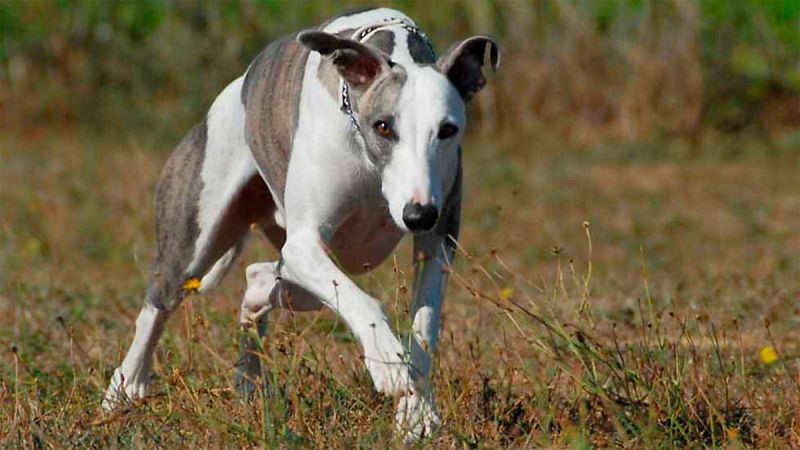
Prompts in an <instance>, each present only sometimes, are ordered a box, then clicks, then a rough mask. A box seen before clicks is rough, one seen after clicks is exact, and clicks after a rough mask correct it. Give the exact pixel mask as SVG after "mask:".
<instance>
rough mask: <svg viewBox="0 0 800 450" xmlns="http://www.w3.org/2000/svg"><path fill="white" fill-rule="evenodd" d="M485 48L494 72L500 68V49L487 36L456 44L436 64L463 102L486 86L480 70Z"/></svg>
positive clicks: (475, 37)
mask: <svg viewBox="0 0 800 450" xmlns="http://www.w3.org/2000/svg"><path fill="white" fill-rule="evenodd" d="M487 47H488V49H489V60H490V61H491V64H492V70H494V71H496V70H497V68H498V67H499V66H500V48H499V47H498V45H497V42H495V41H494V39H492V38H490V37H487V36H473V37H471V38H467V39H464V40H463V41H461V42H456V43H455V44H453V45H452V46H451V47H450V48H449V49H448V50H447V51H446V52H444V54H443V55H442V56H441V57H440V58H439V60H438V61H437V62H436V65H437V66H438V67H439V70H441V71H442V73H444V74H445V75H446V76H447V78H448V79H450V82H451V83H453V85H454V86H455V87H456V89H457V90H458V93H459V94H461V98H463V99H464V101H468V100H470V99H471V98H472V96H473V95H475V94H476V93H477V92H478V91H480V90H481V89H483V87H484V86H485V85H486V77H484V76H483V71H482V69H481V68H482V67H483V62H484V59H485V57H486V49H487Z"/></svg>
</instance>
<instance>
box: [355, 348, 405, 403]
mask: <svg viewBox="0 0 800 450" xmlns="http://www.w3.org/2000/svg"><path fill="white" fill-rule="evenodd" d="M364 363H365V364H366V366H367V370H368V371H369V374H370V376H372V383H373V384H374V385H375V390H377V391H378V392H382V393H384V394H387V395H392V394H396V393H405V392H408V391H409V389H410V387H411V373H410V371H409V366H408V365H407V364H406V363H405V362H404V361H403V359H402V357H397V356H395V357H394V358H392V357H390V356H388V355H386V354H383V355H374V356H370V355H364Z"/></svg>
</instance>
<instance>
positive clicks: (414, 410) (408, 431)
mask: <svg viewBox="0 0 800 450" xmlns="http://www.w3.org/2000/svg"><path fill="white" fill-rule="evenodd" d="M440 423H441V420H440V419H439V414H438V413H437V412H436V407H435V406H434V404H433V397H432V396H431V395H422V394H417V393H409V394H408V395H404V396H402V397H400V400H399V401H398V402H397V413H396V414H395V433H397V435H398V436H401V437H402V438H403V442H404V443H406V444H411V443H414V442H418V441H419V440H420V439H422V438H425V437H430V436H431V435H432V434H433V433H434V432H435V431H436V430H437V429H438V428H439V424H440Z"/></svg>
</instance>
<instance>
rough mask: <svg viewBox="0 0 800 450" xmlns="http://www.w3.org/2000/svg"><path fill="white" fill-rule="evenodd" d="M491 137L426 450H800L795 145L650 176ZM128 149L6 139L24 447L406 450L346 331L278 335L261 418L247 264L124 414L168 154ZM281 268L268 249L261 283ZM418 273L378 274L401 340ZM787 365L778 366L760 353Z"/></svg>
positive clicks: (15, 410)
mask: <svg viewBox="0 0 800 450" xmlns="http://www.w3.org/2000/svg"><path fill="white" fill-rule="evenodd" d="M93 139H94V140H93ZM101 141H102V142H101ZM468 141H469V144H468V145H467V149H466V158H465V164H466V195H465V198H466V203H465V208H464V214H465V220H464V226H463V235H462V239H461V243H460V244H461V249H462V251H461V254H459V257H458V259H457V263H456V265H455V267H454V273H453V275H452V278H451V283H450V288H449V290H448V298H447V301H446V306H445V309H444V329H443V332H442V334H441V336H442V337H441V346H440V351H439V358H438V361H437V366H436V371H435V385H436V389H437V395H438V397H437V402H438V405H439V408H440V410H441V413H442V418H443V427H442V429H441V432H440V433H439V434H437V435H436V436H435V437H433V438H432V440H430V441H427V442H425V443H423V445H434V446H443V447H449V446H456V447H472V446H478V447H539V446H558V447H562V446H568V447H572V448H589V447H592V446H596V447H606V446H626V447H637V448H672V447H687V446H688V447H697V446H729V447H730V446H732V447H736V446H740V445H746V446H751V445H752V446H757V447H778V448H779V447H784V446H787V445H797V443H798V433H800V429H798V428H797V426H798V425H797V422H796V417H797V416H798V413H799V412H800V402H799V401H798V399H800V390H798V389H799V388H798V383H799V382H800V379H799V378H798V358H799V357H800V351H799V350H800V347H799V346H798V335H797V333H796V332H795V330H796V327H797V325H798V320H800V319H799V318H798V315H797V310H798V307H800V305H798V301H799V300H798V294H799V293H800V277H798V276H797V275H798V273H800V265H799V263H800V261H798V255H800V230H798V227H797V223H798V218H800V204H798V202H797V194H798V192H797V189H798V188H797V187H798V181H800V180H798V171H797V168H798V162H799V161H798V153H797V152H796V151H795V150H792V149H791V148H788V149H786V148H783V149H782V150H781V151H779V152H776V153H769V152H765V151H763V150H762V147H760V146H758V145H756V144H755V143H750V144H748V147H747V148H745V149H743V150H742V152H741V153H739V154H736V155H734V156H731V157H725V158H718V157H716V156H714V155H715V154H716V153H715V151H716V149H714V148H712V147H711V145H712V143H713V141H710V140H709V141H708V143H706V144H705V145H707V147H706V148H704V149H702V151H701V154H700V155H699V156H692V155H691V154H687V155H684V156H680V155H677V156H676V155H672V156H670V157H659V156H658V149H661V150H662V151H664V152H669V151H670V150H669V149H670V148H673V147H674V145H676V144H675V143H668V145H660V144H648V145H650V146H652V150H650V152H651V153H644V154H642V156H641V157H630V155H629V153H630V151H631V150H630V149H627V150H626V149H625V148H608V149H605V148H601V147H598V148H587V149H584V150H576V151H570V152H566V153H565V152H559V151H555V150H551V149H548V148H544V147H537V148H536V151H522V149H521V148H520V147H519V145H518V143H517V142H515V141H513V140H511V139H501V140H500V141H495V143H494V144H491V145H481V144H480V141H481V138H480V136H477V135H476V136H473V137H471V138H469V139H468ZM124 142H126V143H121V144H120V143H117V144H110V145H109V144H108V143H107V142H105V141H104V140H101V139H96V138H92V137H91V136H89V135H84V134H81V133H62V132H58V133H51V134H44V135H40V136H37V137H34V138H30V137H26V136H25V135H23V134H22V133H21V132H19V131H13V130H10V131H8V132H4V133H3V134H2V137H0V178H2V179H3V180H4V182H3V185H2V188H1V189H0V204H2V205H3V215H2V221H0V255H2V259H0V264H2V265H0V276H1V277H2V278H0V346H2V348H3V353H4V355H5V356H4V357H3V358H2V359H1V360H0V442H2V446H3V447H23V448H36V447H41V446H55V447H110V446H121V447H153V446H163V447H197V446H200V447H219V446H223V447H241V446H246V447H251V446H256V447H268V448H271V447H288V448H296V447H337V448H341V447H382V446H385V445H390V446H392V445H398V444H397V443H396V442H395V441H394V440H393V437H392V433H391V430H392V423H391V418H392V416H393V400H392V399H391V398H385V397H382V396H380V395H378V394H376V393H374V392H373V391H372V389H371V386H370V382H369V377H368V375H367V373H366V371H365V369H364V368H363V367H362V365H361V364H360V362H359V357H358V348H357V346H356V345H355V344H354V342H353V339H352V336H351V335H350V333H349V331H347V329H346V328H345V327H343V326H342V324H341V323H340V322H339V321H337V320H336V318H335V317H334V316H333V315H331V314H330V313H328V312H322V313H308V314H297V315H294V316H293V315H290V314H288V313H280V314H276V315H274V317H273V319H274V320H273V321H272V322H271V334H270V336H269V338H268V339H266V340H265V342H264V346H265V347H264V354H263V360H264V363H265V366H266V367H268V370H269V378H270V384H269V387H268V389H267V390H266V391H265V392H264V393H263V395H261V396H259V397H258V398H257V399H256V401H255V402H254V403H252V404H245V403H242V402H241V401H240V400H239V399H238V398H237V397H236V396H235V394H234V393H233V391H232V390H231V388H230V386H231V384H230V383H231V376H232V367H233V363H234V362H235V359H236V339H237V335H236V317H237V314H238V301H239V299H240V296H241V292H242V289H243V280H242V278H243V277H242V273H243V271H242V270H241V269H242V268H239V269H237V270H234V271H233V272H232V274H231V275H230V276H229V278H228V279H227V280H226V281H225V283H223V286H221V288H220V289H218V290H217V291H216V292H214V293H212V294H209V295H206V296H198V297H194V298H192V299H190V300H187V301H186V302H184V304H183V305H182V306H181V307H180V308H179V310H178V311H177V313H176V314H175V315H174V317H173V319H172V321H171V322H170V325H169V328H168V330H167V332H166V334H165V336H164V338H163V340H162V342H161V346H160V347H159V350H158V353H157V363H156V373H157V377H156V380H155V381H154V383H153V385H152V387H151V391H150V393H151V396H150V397H149V398H148V399H147V400H146V401H144V402H141V403H140V404H138V405H137V406H136V407H134V408H131V409H129V410H127V411H125V412H123V413H120V414H113V415H105V414H103V413H101V412H100V410H99V402H100V399H101V396H102V392H103V390H104V388H105V387H106V384H107V382H108V379H109V377H110V375H111V371H112V370H113V368H114V367H115V366H116V365H117V364H118V363H119V362H120V360H121V357H122V355H123V352H124V350H125V349H126V347H127V345H128V344H129V341H130V339H131V338H132V332H133V321H134V318H135V315H136V313H137V311H138V308H139V305H140V302H141V298H142V295H143V289H144V280H145V278H144V276H145V274H146V271H147V266H148V261H149V258H150V256H151V255H152V239H153V229H152V215H153V211H152V205H151V199H152V190H153V187H154V183H155V180H156V177H157V174H158V171H159V168H160V165H161V164H162V162H163V160H164V158H165V157H166V153H165V152H164V151H161V150H156V149H154V148H152V147H148V146H147V145H146V144H140V143H137V142H136V141H135V140H133V141H124ZM719 142H722V143H721V144H720V145H724V141H719ZM100 149H102V151H101V150H100ZM615 152H616V153H615ZM650 154H652V156H648V155H650ZM134 169H135V170H134ZM584 221H586V222H588V223H589V224H590V225H589V226H588V227H586V226H584V225H582V224H583V222H584ZM590 239H591V240H590ZM274 257H275V252H274V251H273V250H271V249H269V248H268V246H267V243H266V241H265V240H264V239H261V238H259V237H255V238H253V239H252V240H251V242H250V245H249V248H248V251H247V252H246V255H245V256H244V258H243V263H242V264H245V263H250V262H254V261H258V260H265V259H271V258H274ZM409 259H410V257H409V249H408V245H407V243H406V244H404V245H403V246H402V248H401V250H400V252H399V254H398V256H397V260H396V261H397V262H396V269H397V270H396V271H395V270H394V269H395V267H394V264H395V263H393V262H392V261H390V262H388V263H387V264H386V265H384V266H383V267H381V268H379V269H378V270H377V271H376V272H375V273H373V274H370V275H367V276H364V277H361V278H360V279H359V282H360V283H362V285H363V286H365V288H367V289H368V290H369V291H370V292H372V293H373V294H375V295H376V296H377V297H379V298H382V299H384V303H385V305H386V308H387V309H388V310H389V312H390V313H391V314H392V315H393V317H397V318H398V319H397V320H396V321H395V323H397V324H404V323H406V321H404V320H401V319H400V317H399V316H398V312H399V311H403V310H404V309H405V308H407V307H408V300H409V299H408V294H407V291H406V290H403V289H399V287H402V286H409V285H410V282H411V280H410V279H408V276H409V274H410V273H411V269H410V264H409ZM765 323H766V324H768V326H765ZM765 346H774V347H775V348H776V349H777V351H778V353H779V355H780V358H779V359H778V361H776V362H773V363H771V364H765V363H764V362H763V361H761V360H760V359H759V356H758V352H759V350H760V349H761V348H762V347H765Z"/></svg>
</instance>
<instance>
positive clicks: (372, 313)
mask: <svg viewBox="0 0 800 450" xmlns="http://www.w3.org/2000/svg"><path fill="white" fill-rule="evenodd" d="M281 257H282V259H281V265H282V266H281V268H280V275H281V277H282V278H283V279H285V280H286V281H288V282H290V283H295V284H297V285H299V286H301V287H302V288H304V289H305V290H307V291H309V292H310V293H312V294H313V295H314V296H316V297H317V299H318V300H319V301H320V302H322V303H323V304H324V305H325V306H327V307H328V308H330V309H332V310H334V311H336V312H337V313H338V314H339V315H340V316H341V317H342V319H343V320H344V321H345V323H347V326H348V327H349V328H350V330H351V331H352V332H353V334H354V335H355V336H356V338H357V339H358V341H359V342H360V343H361V346H362V348H363V351H364V363H365V364H366V366H367V370H369V373H370V375H371V376H372V381H373V383H374V385H375V389H377V390H378V391H380V392H383V393H386V394H405V393H407V392H409V391H411V390H412V389H413V384H412V374H411V367H410V366H409V364H408V361H407V359H408V358H406V357H405V352H404V349H403V346H402V344H401V343H400V340H399V339H398V338H397V337H396V336H395V334H394V333H393V332H392V329H391V327H390V326H389V321H388V319H387V317H386V314H384V312H383V310H382V309H381V306H380V303H378V301H377V300H375V299H374V298H372V297H370V296H369V295H368V294H366V293H365V292H364V291H362V290H361V289H360V288H359V287H358V286H357V285H356V284H355V283H354V282H353V281H352V280H351V279H350V278H349V277H348V276H347V275H346V274H345V273H343V272H342V271H341V270H340V269H339V268H338V267H337V266H336V264H334V263H333V261H332V260H331V259H330V257H329V256H328V254H327V253H326V251H325V244H324V241H323V238H322V236H321V235H320V234H319V233H318V232H317V231H316V230H314V229H310V230H307V231H299V232H294V233H292V234H290V235H289V236H288V239H287V241H286V244H285V245H284V247H283V249H282V250H281Z"/></svg>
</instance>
